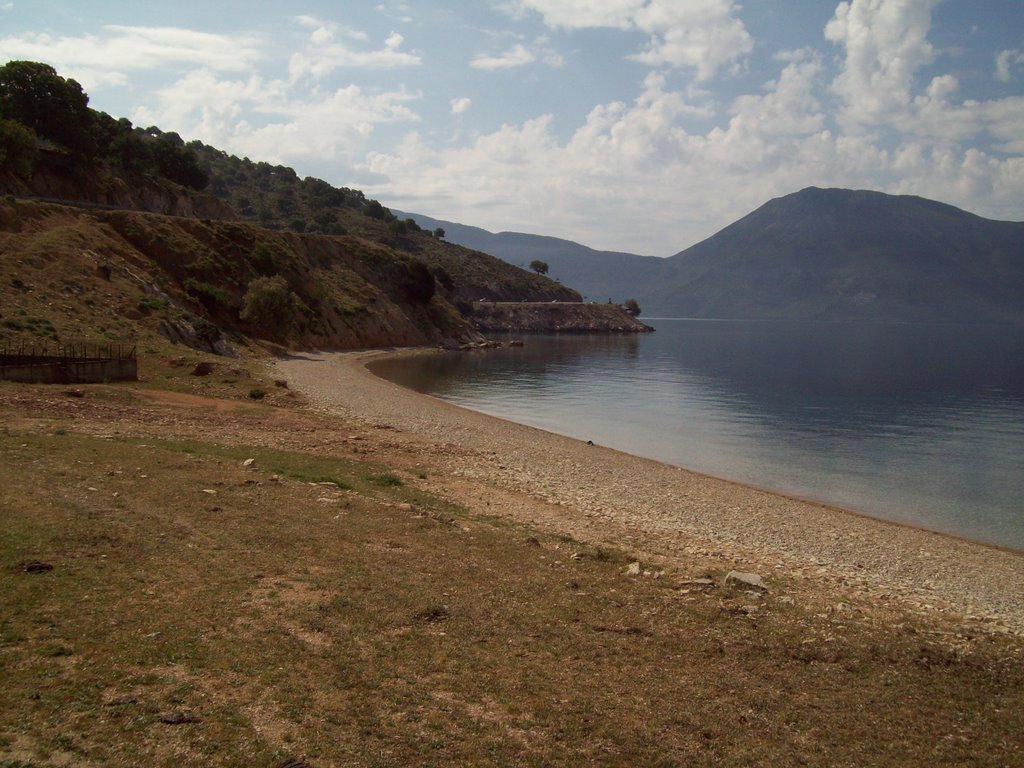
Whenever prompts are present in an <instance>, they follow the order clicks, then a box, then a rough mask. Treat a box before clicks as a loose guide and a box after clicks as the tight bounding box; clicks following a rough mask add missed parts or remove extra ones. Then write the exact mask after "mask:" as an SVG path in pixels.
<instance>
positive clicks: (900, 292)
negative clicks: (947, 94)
mask: <svg viewBox="0 0 1024 768" xmlns="http://www.w3.org/2000/svg"><path fill="white" fill-rule="evenodd" d="M410 215H411V216H413V217H414V218H416V214H410ZM431 221H436V222H437V225H438V226H444V222H441V221H440V220H431ZM479 231H480V232H485V233H486V230H479ZM446 232H447V228H446ZM462 234H463V233H462V230H460V229H458V225H456V228H455V229H453V234H452V239H453V240H455V241H458V240H459V238H460V237H461V236H462ZM475 234H476V237H477V238H482V239H487V240H488V241H489V243H490V246H491V249H492V250H491V251H490V252H491V253H493V254H494V255H496V256H498V257H500V258H508V257H509V254H520V253H530V254H535V253H536V254H540V253H543V254H545V255H546V258H544V257H540V258H544V260H545V261H547V262H548V263H549V264H550V274H551V275H552V276H555V277H558V278H560V279H561V280H563V281H564V282H567V283H570V284H572V285H574V286H576V287H577V288H578V289H580V291H581V293H584V294H585V295H588V296H591V297H594V298H598V299H602V298H603V297H604V296H605V295H606V294H607V295H610V296H611V297H615V298H616V299H618V300H621V299H624V298H625V297H626V296H629V297H633V298H636V299H637V300H638V301H639V303H640V305H641V306H642V308H643V310H644V314H645V315H647V316H658V315H661V316H676V317H707V318H715V319H725V318H736V319H764V320H782V319H793V320H881V321H903V322H935V321H957V322H1024V223H1021V222H1003V221H995V220H991V219H986V218H984V217H982V216H979V215H977V214H974V213H970V212H968V211H964V210H962V209H960V208H957V207H955V206H953V205H950V204H948V203H942V202H939V201H936V200H931V199H929V198H924V197H919V196H913V195H889V194H886V193H883V192H877V191H872V190H850V189H842V188H819V187H806V188H804V189H802V190H800V191H798V192H794V193H792V194H789V195H784V196H782V197H778V198H774V199H773V200H769V201H768V202H766V203H764V204H763V205H762V206H760V207H758V208H757V209H755V210H754V211H751V212H750V213H749V214H747V215H745V216H743V217H741V218H739V219H737V220H736V221H735V222H733V223H732V224H729V225H728V226H726V227H724V228H723V229H722V230H720V231H719V232H717V233H716V234H714V235H712V236H711V237H709V238H707V239H705V240H703V241H701V242H699V243H696V244H694V245H692V246H690V247H689V248H686V249H684V250H682V251H679V252H678V253H676V254H675V255H673V256H670V257H668V258H665V259H659V258H656V257H644V256H638V255H636V254H620V253H616V252H607V251H606V252H601V251H595V250H593V249H589V248H587V247H586V246H582V245H580V244H578V243H573V242H572V241H564V240H559V239H558V238H545V237H543V236H536V235H524V234H523V233H500V234H494V233H487V235H489V237H487V238H485V237H484V236H482V235H480V234H479V233H478V232H477V233H475ZM523 242H526V243H529V244H530V245H531V247H532V250H530V251H523V250H522V243H523ZM517 244H518V245H517ZM517 248H518V249H519V250H517ZM587 258H592V259H593V260H594V261H593V265H592V266H591V265H590V264H588V262H587V260H586V259H587Z"/></svg>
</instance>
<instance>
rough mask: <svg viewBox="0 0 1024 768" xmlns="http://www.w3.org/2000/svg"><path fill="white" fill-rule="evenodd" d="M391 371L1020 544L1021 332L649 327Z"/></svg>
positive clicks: (733, 473)
mask: <svg viewBox="0 0 1024 768" xmlns="http://www.w3.org/2000/svg"><path fill="white" fill-rule="evenodd" d="M645 320H646V322H648V323H649V324H651V325H653V326H654V327H655V328H656V329H657V332H656V333H653V334H644V335H628V336H566V335H559V336H526V337H524V342H525V343H524V346H522V347H512V348H504V349H500V350H493V351H482V352H468V353H467V352H453V353H444V354H438V355H433V356H423V357H416V358H411V359H399V360H392V361H387V362H386V363H384V364H381V365H379V366H377V367H375V370H376V371H377V372H378V373H379V374H380V375H383V376H386V377H387V378H389V379H391V380H393V381H396V382H398V383H400V384H403V385H405V386H408V387H411V388H413V389H415V390H418V391H420V392H426V393H429V394H432V395H435V396H437V397H440V398H443V399H445V400H448V401H451V402H453V403H457V404H459V405H463V406H466V407H468V408H472V409H474V410H478V411H482V412H484V413H488V414H492V415H495V416H500V417H503V418H506V419H510V420H512V421H516V422H520V423H523V424H529V425H531V426H535V427H540V428H542V429H546V430H549V431H552V432H558V433H561V434H564V435H569V436H572V437H576V438H579V439H581V440H593V441H594V442H595V443H599V444H603V445H606V446H609V447H613V448H617V449H619V450H623V451H626V452H629V453H633V454H637V455H639V456H645V457H648V458H652V459H657V460H660V461H664V462H667V463H670V464H674V465H677V466H681V467H686V468H689V469H693V470H697V471H700V472H704V473H707V474H711V475H715V476H718V477H723V478H727V479H731V480H736V481H739V482H743V483H748V484H751V485H755V486H758V487H761V488H766V489H769V490H773V491H779V492H783V493H787V494H792V495H795V496H799V497H803V498H808V499H813V500H817V501H822V502H825V503H828V504H833V505H837V506H841V507H844V508H847V509H851V510H854V511H858V512H862V513H865V514H868V515H872V516H876V517H880V518H884V519H887V520H893V521H897V522H901V523H907V524H911V525H916V526H921V527H924V528H929V529H932V530H937V531H943V532H947V533H952V534H955V535H958V536H963V537H967V538H971V539H976V540H979V541H984V542H987V543H991V544H997V545H1001V546H1007V547H1013V548H1017V549H1024V328H1021V327H1019V326H983V325H978V326H962V325H889V324H874V323H788V322H744V321H735V322H734V321H700V320H677V319H654V320H651V319H646V318H645Z"/></svg>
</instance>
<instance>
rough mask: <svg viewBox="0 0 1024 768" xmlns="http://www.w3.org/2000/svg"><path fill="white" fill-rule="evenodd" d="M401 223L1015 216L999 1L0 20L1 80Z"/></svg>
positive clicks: (15, 11) (186, 6) (1017, 93)
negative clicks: (871, 194) (948, 210)
mask: <svg viewBox="0 0 1024 768" xmlns="http://www.w3.org/2000/svg"><path fill="white" fill-rule="evenodd" d="M12 59H27V60H32V61H43V62H46V63H48V64H50V65H52V66H53V67H54V68H55V69H57V71H58V72H59V73H60V74H61V75H62V76H64V77H72V78H74V79H76V80H77V81H78V82H79V83H81V85H82V87H83V89H84V90H85V91H86V93H88V94H89V97H90V105H91V106H92V107H93V108H95V109H98V110H102V111H104V112H107V113H109V114H111V115H113V116H115V117H127V118H128V119H130V120H131V121H132V122H133V123H134V124H136V125H138V126H141V127H148V126H150V125H156V126H158V127H160V128H161V129H163V130H165V131H176V132H177V133H179V134H180V135H181V136H182V137H183V138H185V139H186V140H191V139H198V140H200V141H203V142H205V143H207V144H212V145H213V146H216V147H218V148H220V149H223V150H225V151H227V152H229V153H231V154H235V155H238V156H240V157H248V158H250V159H251V160H253V161H260V160H262V161H266V162H270V163H273V164H283V165H288V166H291V167H293V168H295V170H296V171H297V172H298V174H299V175H300V176H303V177H304V176H315V177H318V178H321V179H324V180H326V181H328V182H330V183H331V184H334V185H336V186H347V187H352V188H356V189H361V190H363V191H364V192H365V193H366V194H367V195H368V196H369V197H372V198H376V199H379V200H380V201H381V202H382V203H384V204H385V205H387V206H389V207H392V208H396V209H399V210H402V211H406V212H415V213H421V214H425V215H428V216H432V217H435V218H439V219H445V220H449V221H456V222H459V223H462V224H468V225H473V226H478V227H483V228H485V229H489V230H491V231H517V232H529V233H533V234H540V235H550V236H556V237H564V238H567V239H570V240H575V241H577V242H580V243H583V244H585V245H588V246H590V247H593V248H599V249H605V250H618V251H626V252H630V253H640V254H645V255H655V256H669V255H672V254H674V253H677V252H678V251H681V250H683V249H684V248H686V247H688V246H690V245H692V244H694V243H696V242H699V241H700V240H703V239H704V238H706V237H709V236H711V235H713V234H714V233H715V232H717V231H718V230H719V229H721V228H722V227H724V226H726V225H728V224H730V223H731V222H733V221H735V220H736V219H738V218H740V217H741V216H743V215H745V214H747V213H749V212H750V211H752V210H754V209H755V208H757V207H758V206H760V205H762V204H763V203H765V202H767V201H768V200H770V199H772V198H774V197H779V196H781V195H785V194H789V193H792V192H796V191H798V190H800V189H802V188H804V187H807V186H819V187H847V188H853V189H874V190H880V191H883V192H889V193H893V194H914V195H921V196H924V197H929V198H932V199H936V200H941V201H943V202H947V203H951V204H953V205H957V206H959V207H961V208H965V209H966V210H969V211H972V212H974V213H977V214H980V215H983V216H987V217H989V218H997V219H1006V220H1014V221H1019V220H1022V219H1024V0H846V1H845V2H835V1H834V0H746V2H742V3H741V2H733V1H732V0H472V1H471V0H437V1H436V2H413V1H412V0H363V1H362V2H347V1H341V2H338V1H335V2H327V1H325V0H291V2H288V3H279V2H260V1H259V0H249V1H248V2H235V1H234V0H220V1H219V2H210V0H204V1H203V2H196V1H195V0H174V2H160V3H149V2H146V3H142V2H114V1H113V0H0V62H6V61H8V60H12Z"/></svg>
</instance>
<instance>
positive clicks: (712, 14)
mask: <svg viewBox="0 0 1024 768" xmlns="http://www.w3.org/2000/svg"><path fill="white" fill-rule="evenodd" d="M515 8H516V10H517V11H518V12H520V13H522V12H525V11H526V10H532V11H536V12H538V13H540V14H541V15H542V16H543V17H544V21H545V23H547V24H548V25H549V26H552V27H562V28H567V29H582V28H587V27H610V28H614V29H638V30H640V31H642V32H645V33H647V34H648V35H650V40H649V42H648V44H647V46H646V48H645V50H643V51H642V52H640V53H637V54H634V55H633V56H630V57H629V58H630V59H632V60H634V61H638V62H640V63H642V64H647V65H649V66H652V67H662V66H669V67H679V68H686V69H694V70H696V73H697V79H698V80H708V79H710V78H712V77H714V76H715V75H716V74H717V73H718V72H719V71H721V70H729V69H732V68H735V67H736V66H737V64H738V63H739V62H740V61H741V60H742V59H743V58H744V57H745V56H746V55H747V54H749V53H750V52H751V51H752V50H753V48H754V42H753V39H752V38H751V37H750V34H749V33H748V32H747V29H746V27H745V26H744V24H743V22H742V20H741V19H740V18H739V17H738V16H737V14H738V12H739V7H738V6H737V5H736V3H734V2H733V1H732V0H688V1H687V2H679V0H518V3H517V4H516V6H515Z"/></svg>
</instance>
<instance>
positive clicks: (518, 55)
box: [469, 45, 537, 72]
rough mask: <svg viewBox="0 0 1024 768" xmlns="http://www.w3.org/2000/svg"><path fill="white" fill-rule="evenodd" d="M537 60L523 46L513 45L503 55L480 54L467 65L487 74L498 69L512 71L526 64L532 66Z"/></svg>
mask: <svg viewBox="0 0 1024 768" xmlns="http://www.w3.org/2000/svg"><path fill="white" fill-rule="evenodd" d="M536 60H537V57H536V56H534V55H533V53H532V52H531V51H529V50H527V48H526V47H525V46H523V45H514V46H513V47H512V48H509V49H508V50H507V51H505V52H504V53H501V54H499V55H497V56H487V55H484V54H481V55H479V56H475V57H474V58H473V60H472V61H470V62H469V65H470V66H471V67H473V68H474V69H483V70H486V71H489V72H493V71H495V70H499V69H514V68H515V67H522V66H525V65H527V64H532V63H533V62H535V61H536Z"/></svg>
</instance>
